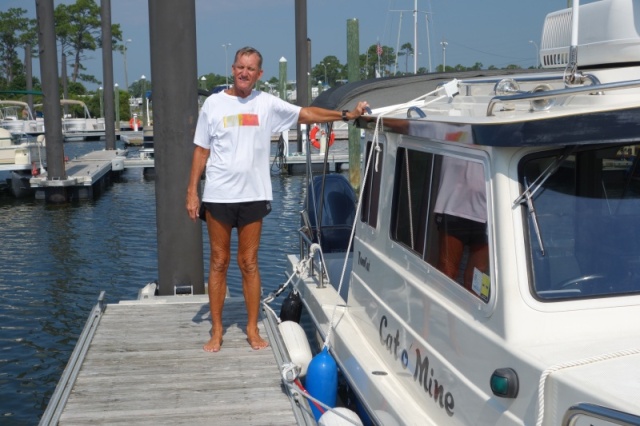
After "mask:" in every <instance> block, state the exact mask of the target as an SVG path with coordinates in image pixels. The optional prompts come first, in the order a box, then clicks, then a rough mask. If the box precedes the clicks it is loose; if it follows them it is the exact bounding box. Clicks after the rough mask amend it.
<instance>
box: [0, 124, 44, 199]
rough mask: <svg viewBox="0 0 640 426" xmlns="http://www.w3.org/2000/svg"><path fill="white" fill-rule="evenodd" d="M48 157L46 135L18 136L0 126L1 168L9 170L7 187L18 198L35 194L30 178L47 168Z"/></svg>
mask: <svg viewBox="0 0 640 426" xmlns="http://www.w3.org/2000/svg"><path fill="white" fill-rule="evenodd" d="M46 157H47V153H46V147H45V138H44V135H39V136H38V137H37V138H36V137H34V136H30V135H26V134H23V135H22V136H20V137H18V136H16V135H12V134H11V133H10V132H9V131H8V130H7V129H4V128H0V170H4V171H8V172H9V176H8V177H7V178H6V183H7V187H8V188H9V190H10V191H11V193H12V194H13V195H14V196H15V197H16V198H23V197H26V196H29V195H31V194H33V191H32V189H31V186H30V184H29V179H30V178H31V177H32V176H36V175H38V174H40V173H41V172H43V171H44V170H45V169H44V168H45V165H46Z"/></svg>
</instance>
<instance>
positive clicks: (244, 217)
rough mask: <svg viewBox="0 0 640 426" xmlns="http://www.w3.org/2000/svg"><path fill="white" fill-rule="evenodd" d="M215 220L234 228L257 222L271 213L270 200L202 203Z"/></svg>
mask: <svg viewBox="0 0 640 426" xmlns="http://www.w3.org/2000/svg"><path fill="white" fill-rule="evenodd" d="M203 204H204V207H205V208H206V209H207V210H208V211H209V214H211V216H213V217H214V218H215V219H216V220H218V221H220V222H223V223H226V224H227V225H231V226H232V227H234V228H237V227H239V226H244V225H248V224H250V223H253V222H257V221H259V220H260V219H262V218H263V217H265V216H266V215H268V214H269V213H271V201H248V202H246V203H203Z"/></svg>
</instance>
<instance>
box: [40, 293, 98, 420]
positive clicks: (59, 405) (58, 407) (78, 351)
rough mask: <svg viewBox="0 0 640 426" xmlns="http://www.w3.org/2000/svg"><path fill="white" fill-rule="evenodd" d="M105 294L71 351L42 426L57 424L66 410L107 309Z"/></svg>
mask: <svg viewBox="0 0 640 426" xmlns="http://www.w3.org/2000/svg"><path fill="white" fill-rule="evenodd" d="M104 296H105V292H104V291H101V292H100V295H99V296H98V303H96V305H95V306H94V307H93V309H92V310H91V313H90V314H89V318H88V319H87V322H86V323H85V325H84V328H83V329H82V333H80V336H79V337H78V341H77V342H76V346H75V348H74V349H73V352H72V353H71V357H69V361H68V362H67V366H66V367H65V369H64V371H63V372H62V376H60V381H59V382H58V385H57V386H56V389H55V391H54V392H53V395H51V399H50V400H49V404H47V409H46V410H45V412H44V414H43V415H42V417H41V418H40V423H39V425H40V426H48V425H57V424H58V421H59V420H60V416H61V415H62V410H64V407H65V405H66V403H67V400H68V399H69V394H70V393H71V389H72V388H73V385H74V383H75V381H76V379H77V377H78V373H79V372H80V367H81V366H82V360H83V359H84V357H85V356H86V355H87V351H88V350H89V345H90V344H91V341H92V340H93V336H94V334H95V332H96V330H97V329H98V324H99V323H100V319H101V318H102V314H103V313H104V311H105V309H106V306H105V304H104Z"/></svg>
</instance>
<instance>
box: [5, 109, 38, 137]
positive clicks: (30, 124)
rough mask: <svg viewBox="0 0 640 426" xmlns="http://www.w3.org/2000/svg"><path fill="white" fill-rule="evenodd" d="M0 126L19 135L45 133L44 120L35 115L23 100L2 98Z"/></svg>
mask: <svg viewBox="0 0 640 426" xmlns="http://www.w3.org/2000/svg"><path fill="white" fill-rule="evenodd" d="M0 127H2V128H3V129H7V130H8V131H10V132H11V133H12V134H13V135H18V136H20V135H23V134H27V135H31V136H38V135H42V134H44V120H43V119H42V118H36V117H34V115H33V112H32V111H31V108H29V104H27V103H26V102H22V101H14V100H0Z"/></svg>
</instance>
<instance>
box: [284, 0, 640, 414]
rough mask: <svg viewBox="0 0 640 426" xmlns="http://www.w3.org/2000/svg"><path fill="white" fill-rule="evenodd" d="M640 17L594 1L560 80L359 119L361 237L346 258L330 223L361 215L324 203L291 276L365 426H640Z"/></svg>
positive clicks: (471, 90)
mask: <svg viewBox="0 0 640 426" xmlns="http://www.w3.org/2000/svg"><path fill="white" fill-rule="evenodd" d="M578 10H579V13H578ZM578 16H579V18H580V19H579V24H578ZM572 21H573V22H574V23H576V24H577V25H574V26H572ZM638 21H640V1H631V0H601V1H597V2H593V3H589V4H586V5H583V6H579V5H578V2H575V1H574V7H573V8H571V9H566V10H562V11H559V12H554V13H551V14H549V15H548V16H547V18H546V21H545V26H544V30H543V35H542V43H541V51H540V56H541V63H542V64H543V67H544V68H546V71H544V72H531V73H521V74H517V75H508V76H485V77H482V78H463V79H456V78H455V76H454V75H450V76H446V78H445V79H444V80H443V81H442V84H440V85H438V86H437V87H436V88H434V90H432V91H429V92H428V93H425V94H424V96H421V97H419V98H417V99H413V96H414V95H412V93H415V92H413V88H412V89H411V90H410V91H408V92H409V93H407V94H406V96H407V98H406V99H407V101H406V102H404V103H401V104H398V105H384V106H381V107H380V108H378V109H374V110H373V112H372V114H371V115H369V116H363V117H361V118H360V119H359V120H358V122H357V123H356V124H357V126H358V127H360V128H361V129H363V130H365V131H366V133H365V139H364V144H363V165H362V170H363V178H362V182H361V188H362V189H361V194H360V197H359V199H358V204H357V209H356V210H355V213H354V214H353V215H352V217H353V234H349V233H346V236H344V237H341V238H340V239H341V241H342V245H340V244H333V245H332V244H329V245H327V244H326V240H327V239H326V238H323V236H325V235H326V234H324V233H323V232H322V226H324V225H323V224H324V222H323V221H322V220H318V221H317V222H318V223H320V225H321V226H318V225H317V224H316V221H315V219H314V218H315V217H323V215H324V217H338V216H340V214H339V213H340V211H342V210H344V207H341V208H339V209H335V206H333V205H332V203H334V200H341V201H339V202H340V203H341V205H342V206H344V205H345V202H344V197H341V196H335V195H336V193H335V192H334V191H333V190H331V189H330V188H327V190H326V191H323V190H320V191H319V194H322V195H320V196H319V197H318V198H319V200H321V201H317V200H316V201H314V202H311V203H309V205H310V207H309V210H308V211H306V212H303V219H302V223H303V226H302V228H301V230H300V239H301V246H302V247H301V250H300V254H292V255H290V256H289V260H290V268H289V271H288V275H289V277H290V282H292V283H294V284H295V289H296V291H297V292H298V293H299V294H300V296H301V298H302V302H303V304H304V307H305V310H306V311H307V313H308V315H309V316H310V318H311V322H312V324H313V327H314V329H315V331H316V332H317V333H318V335H319V337H320V346H322V347H324V348H325V349H328V351H329V352H330V353H331V355H332V356H333V358H334V359H335V361H336V363H337V365H338V367H339V370H340V372H341V374H342V375H343V377H344V379H345V381H346V382H347V383H348V387H349V388H350V389H351V390H352V391H353V392H354V394H355V396H356V397H357V400H358V401H359V404H358V406H360V407H362V410H361V415H362V416H363V417H369V418H370V419H371V420H372V422H373V423H375V424H384V425H388V424H412V425H423V424H437V425H443V424H447V425H449V424H450V425H455V424H460V425H469V424H491V425H515V424H537V425H542V424H544V425H557V424H563V425H569V424H591V425H603V424H640V402H638V395H640V375H639V373H638V369H637V365H638V363H639V362H640V325H639V324H638V323H637V322H636V321H634V318H637V317H638V316H639V315H640V261H639V260H638V259H640V244H639V243H638V242H639V241H640V238H638V236H637V235H636V234H639V233H640V214H639V212H640V168H638V163H639V162H640V157H639V156H638V155H637V148H638V145H640V66H638V63H637V58H639V57H640V37H639V36H638V33H637V31H636V30H635V22H638ZM441 77H443V78H444V76H441ZM397 90H402V86H399V87H398V89H397ZM368 95H372V96H375V90H374V91H371V92H369V93H367V92H366V90H363V87H360V88H359V92H358V97H361V98H363V99H366V98H367V96H368ZM346 98H348V97H345V99H346ZM338 106H346V104H343V105H339V104H338ZM374 106H375V105H374ZM310 192H311V193H314V194H315V193H316V190H312V191H310ZM347 205H348V203H347ZM313 206H318V212H317V213H316V212H314V211H313V209H314V208H315V207H313ZM320 206H321V207H320ZM343 216H345V215H343ZM347 216H348V215H347ZM308 218H311V220H309V219H308ZM342 219H345V217H343V218H342ZM330 222H331V221H330ZM339 222H344V220H337V221H336V224H338V225H339ZM328 225H332V224H331V223H329V224H328ZM334 243H335V242H334Z"/></svg>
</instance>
